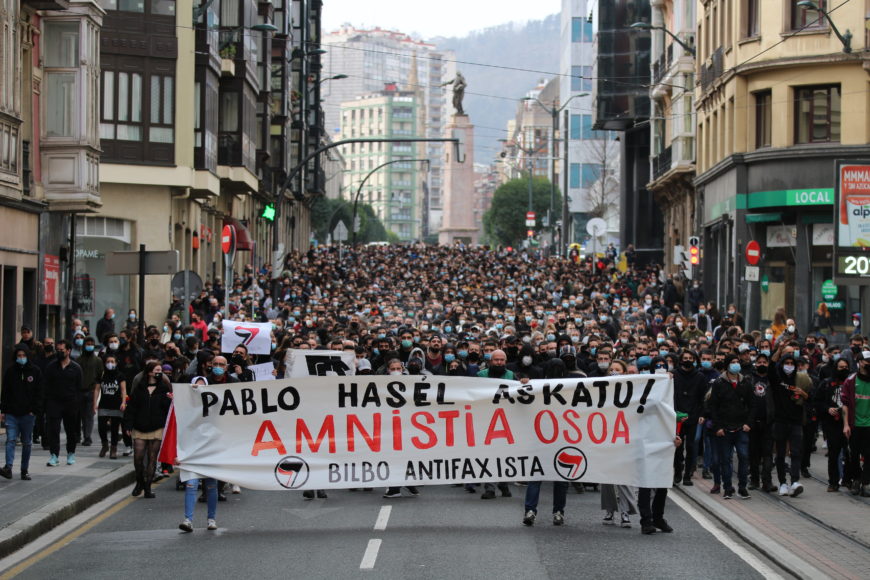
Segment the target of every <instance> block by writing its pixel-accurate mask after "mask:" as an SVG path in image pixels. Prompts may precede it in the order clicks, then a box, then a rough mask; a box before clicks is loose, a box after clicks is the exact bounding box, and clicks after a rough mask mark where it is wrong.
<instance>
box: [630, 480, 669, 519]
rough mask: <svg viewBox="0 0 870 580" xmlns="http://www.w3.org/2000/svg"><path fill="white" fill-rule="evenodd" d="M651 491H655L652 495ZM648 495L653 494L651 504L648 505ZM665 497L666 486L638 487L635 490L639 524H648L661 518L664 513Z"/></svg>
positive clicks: (666, 496)
mask: <svg viewBox="0 0 870 580" xmlns="http://www.w3.org/2000/svg"><path fill="white" fill-rule="evenodd" d="M653 492H655V494H654V495H653ZM650 496H653V497H652V506H650ZM667 499H668V488H666V487H660V488H656V489H651V488H649V487H641V488H639V489H638V490H637V504H638V510H639V511H640V525H642V526H646V525H650V524H652V523H653V522H654V521H656V520H660V519H662V518H663V517H664V515H665V501H667Z"/></svg>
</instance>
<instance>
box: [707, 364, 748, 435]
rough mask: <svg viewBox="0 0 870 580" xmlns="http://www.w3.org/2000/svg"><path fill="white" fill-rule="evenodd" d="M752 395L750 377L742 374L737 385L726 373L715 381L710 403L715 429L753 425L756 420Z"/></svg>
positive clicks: (711, 390) (711, 389)
mask: <svg viewBox="0 0 870 580" xmlns="http://www.w3.org/2000/svg"><path fill="white" fill-rule="evenodd" d="M752 397H754V395H753V392H752V384H751V382H750V380H749V377H746V376H743V375H741V376H740V379H739V380H738V381H737V385H736V386H735V385H733V384H732V383H731V380H730V379H729V378H728V377H727V375H725V374H723V375H722V376H720V377H719V378H718V379H716V380H715V381H713V384H712V386H711V388H710V401H709V403H708V404H709V408H710V418H711V419H712V420H713V431H718V430H719V429H726V430H733V429H739V428H741V427H742V426H743V425H752V423H753V422H754V420H755V411H754V405H753V400H752Z"/></svg>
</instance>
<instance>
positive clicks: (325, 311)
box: [0, 245, 870, 533]
mask: <svg viewBox="0 0 870 580" xmlns="http://www.w3.org/2000/svg"><path fill="white" fill-rule="evenodd" d="M627 254H628V255H626V256H624V257H623V260H622V262H621V263H620V264H619V267H617V265H618V263H617V260H616V256H615V252H614V253H613V254H611V253H609V252H608V253H607V254H606V255H605V257H603V258H601V259H596V260H595V262H594V263H593V262H592V261H590V260H588V259H587V260H585V261H584V260H566V259H561V258H558V257H546V256H544V255H542V254H538V253H534V252H521V251H512V250H509V249H488V248H467V247H461V246H457V247H450V248H447V247H431V246H423V245H418V246H368V247H361V248H357V249H354V250H352V251H345V252H344V253H343V255H342V257H341V258H340V257H339V256H340V254H339V252H338V250H337V249H336V248H334V247H321V248H316V249H315V248H313V249H311V250H310V251H308V252H307V253H299V254H292V255H289V256H288V257H287V258H286V260H285V261H284V263H283V264H282V267H281V270H280V272H276V273H277V274H278V276H276V278H277V280H276V281H274V282H273V279H272V270H271V268H270V267H269V266H268V265H266V266H264V267H262V268H259V269H256V268H254V267H251V266H248V267H245V268H244V270H243V272H241V273H239V274H237V275H236V276H235V277H234V279H233V280H231V281H229V282H228V283H229V284H230V285H231V287H230V289H229V293H228V295H229V303H228V304H224V303H223V301H224V295H225V290H226V289H225V288H224V286H223V283H224V281H222V280H220V279H215V280H213V281H209V282H207V283H206V284H205V287H204V289H203V292H202V294H201V295H200V296H199V297H197V298H196V299H194V300H193V301H192V303H191V304H190V310H189V323H184V322H183V321H184V320H185V312H184V304H183V303H182V302H181V301H180V300H179V299H174V301H173V303H172V305H171V306H170V308H169V309H168V312H167V315H166V317H165V319H164V320H162V321H161V322H160V323H158V324H148V325H142V326H141V327H142V328H144V336H140V334H139V333H140V321H139V320H138V318H137V313H136V312H135V311H134V310H129V311H128V313H127V316H126V319H125V320H124V321H118V320H116V319H115V313H114V310H113V309H109V310H107V311H106V312H105V315H104V316H103V317H102V318H101V319H100V320H99V321H98V322H97V324H96V326H95V327H94V328H87V326H86V325H84V324H83V323H82V322H81V321H79V320H76V321H74V324H73V327H72V328H71V329H69V336H67V337H62V338H58V339H56V340H55V339H53V338H51V337H45V338H43V339H42V340H37V339H36V338H35V337H34V336H33V333H32V332H30V329H29V328H22V334H21V341H20V342H19V343H18V344H16V345H15V346H14V347H13V349H12V352H11V354H12V355H13V356H12V359H13V360H14V361H15V362H13V363H12V365H11V366H10V367H9V368H8V369H7V371H6V373H5V375H4V377H3V389H2V405H0V407H2V411H3V413H5V418H6V424H7V433H8V436H9V437H10V438H11V439H10V440H11V441H12V442H13V443H12V448H11V450H10V444H9V443H8V442H7V453H6V465H5V467H4V468H3V469H2V470H0V475H2V476H4V477H11V476H12V465H13V461H14V450H15V449H14V441H15V437H18V436H19V435H20V436H21V438H22V441H24V440H25V439H26V440H28V442H29V440H30V439H31V437H32V439H33V441H34V442H35V443H39V442H40V441H41V442H42V445H43V447H44V448H46V449H47V450H48V451H49V453H50V456H49V465H57V464H58V463H59V455H60V447H59V444H60V427H61V425H63V428H64V430H65V432H66V451H67V463H72V462H74V461H75V449H76V444H78V443H79V442H80V443H81V444H83V445H90V444H92V439H91V438H92V432H93V424H94V422H95V420H96V423H97V431H98V435H99V438H100V444H101V445H102V447H101V452H100V454H101V456H105V455H109V457H110V458H113V459H114V458H117V456H118V455H119V447H120V446H121V444H122V443H123V445H124V448H123V450H121V451H120V453H121V454H124V455H127V454H130V453H131V452H132V454H133V455H134V459H135V461H136V466H137V484H136V488H135V489H134V495H138V494H140V493H143V492H144V493H145V497H153V495H154V494H153V491H152V490H151V483H152V481H153V478H154V474H155V473H158V474H159V473H160V472H161V467H160V464H159V463H158V462H157V451H158V448H159V441H160V439H161V437H162V427H163V424H164V421H165V417H166V413H167V410H168V407H169V400H170V398H171V389H172V386H171V385H172V383H185V382H186V383H191V382H193V381H197V382H199V383H200V384H213V383H227V382H236V381H251V380H253V379H254V375H253V373H252V372H251V370H250V368H249V367H251V366H252V365H253V364H255V363H257V364H262V363H264V362H268V361H271V362H272V363H273V364H274V368H275V375H276V376H277V377H279V378H281V377H282V376H283V375H284V372H285V370H286V366H285V364H286V361H287V360H288V352H289V351H290V350H292V349H330V350H348V351H353V352H354V355H355V359H356V369H355V371H356V372H357V373H358V374H391V373H396V374H398V373H401V374H432V375H450V376H488V377H495V378H502V379H516V380H526V379H536V378H545V377H546V378H559V377H577V378H582V377H602V376H609V375H618V374H635V373H647V372H648V373H670V374H671V376H672V377H673V380H674V391H675V400H674V405H675V408H676V411H677V412H678V413H679V415H680V417H681V418H683V420H682V422H681V424H680V427H679V437H678V439H677V441H676V443H677V449H676V452H675V457H674V479H673V481H674V485H686V486H689V485H693V483H692V481H693V479H694V478H696V477H698V476H699V474H698V472H699V471H700V477H702V478H705V479H712V480H713V483H714V486H713V487H712V490H711V491H712V493H715V494H721V497H722V498H723V499H732V498H734V497H735V494H736V496H737V498H743V499H748V498H749V497H750V491H752V490H760V491H763V492H766V493H778V494H779V495H780V496H792V497H793V496H797V495H799V494H800V493H802V491H803V486H802V484H801V483H800V480H801V477H807V476H808V475H809V473H808V470H809V468H810V460H811V458H812V457H813V454H812V452H813V451H814V449H815V447H816V445H825V446H826V448H827V465H826V466H824V473H825V474H826V477H827V481H828V491H831V492H834V491H837V490H838V489H839V488H840V487H843V486H844V487H846V488H848V489H850V490H851V491H853V493H856V494H863V495H870V468H865V469H862V458H866V457H867V455H868V453H870V346H868V340H867V337H865V336H862V335H860V334H859V333H858V332H857V331H856V332H855V333H853V334H852V335H851V336H849V337H848V338H842V340H840V341H838V342H836V343H835V342H834V340H832V336H834V335H832V334H830V333H828V332H829V331H830V324H825V320H823V319H820V320H819V321H817V320H814V322H813V328H807V329H801V328H799V326H798V325H797V324H796V323H795V321H794V320H793V319H791V318H789V317H788V315H787V313H786V312H785V310H784V309H782V308H781V309H779V310H777V312H776V315H775V316H774V318H773V321H772V323H771V324H770V326H767V327H764V328H759V329H747V328H745V326H744V320H743V317H742V315H741V313H740V312H739V311H738V310H737V308H736V307H735V306H734V305H733V304H715V303H714V302H710V301H706V300H705V298H704V295H703V291H702V289H701V287H700V285H699V284H698V283H697V282H694V283H689V284H688V285H685V286H684V285H683V283H682V282H681V281H679V280H674V279H672V278H671V277H669V276H665V275H664V274H663V273H662V271H661V269H660V268H659V267H657V266H655V265H644V266H638V265H636V264H635V259H634V254H633V253H631V252H629V253H627ZM272 288H277V289H278V293H277V295H272ZM821 314H824V313H820V315H821ZM225 318H226V319H229V320H242V321H257V322H271V324H272V329H273V330H272V341H271V342H272V354H271V355H270V356H265V355H260V356H251V355H249V354H248V352H247V349H246V348H245V347H244V346H243V345H239V346H237V347H235V348H234V349H233V351H232V352H221V333H222V321H223V320H224V319H225ZM817 322H818V323H817ZM826 333H827V334H826ZM839 336H840V337H846V336H847V335H845V334H840V335H839ZM70 361H75V365H72V364H71V362H70ZM28 377H30V378H29V379H28ZM34 381H36V383H38V384H39V388H36V389H30V390H28V389H25V387H26V386H28V385H29V386H32V385H33V382H34ZM155 400H157V401H159V402H160V404H159V405H154V404H151V403H152V402H153V401H155ZM29 414H32V415H33V417H34V420H33V421H31V422H29V424H28V419H27V416H28V415H29ZM10 426H11V428H10ZM820 432H821V434H822V436H823V438H822V439H821V440H819V438H818V434H819V433H820ZM817 441H818V443H817ZM22 454H23V457H22V463H21V476H22V477H26V478H29V475H28V474H27V465H28V464H27V462H28V461H29V458H30V445H29V443H28V444H27V445H25V446H24V447H23V448H22ZM735 454H736V457H737V461H736V465H737V474H736V487H735V481H734V479H735V478H734V474H733V473H732V471H733V465H734V463H735V462H734V456H735ZM164 467H166V466H164ZM816 467H817V468H821V467H822V466H816ZM820 472H821V471H820ZM213 483H214V482H209V484H208V487H207V489H208V491H209V498H208V501H209V504H210V506H209V514H210V520H213V509H211V508H212V506H211V504H212V498H213V495H214V494H213V493H212V492H214V491H215V486H214V485H213ZM188 487H189V488H190V486H188ZM465 487H466V489H469V491H475V489H474V487H472V486H465ZM539 487H540V486H539V485H536V486H534V488H535V489H534V490H532V489H531V488H530V490H529V491H530V492H532V491H533V494H532V493H529V494H527V498H526V508H528V509H526V512H525V513H526V517H525V519H524V523H526V524H527V525H531V524H532V523H533V522H534V515H535V514H536V513H537V507H536V505H537V490H538V489H539ZM203 488H204V489H206V486H205V485H204V486H203ZM499 489H500V490H501V492H502V494H503V495H507V494H509V493H510V491H509V489H508V488H507V487H506V486H503V485H502V486H499ZM581 490H582V486H581ZM411 493H418V491H417V490H416V489H413V488H412V490H411ZM306 494H308V495H307V497H311V498H313V497H314V492H306ZM643 494H644V490H641V498H640V499H641V500H642V501H641V504H644V503H647V504H648V502H649V493H648V490H647V494H646V497H643ZM217 495H219V496H220V495H222V494H221V493H218V494H217ZM398 495H401V494H400V490H399V489H398V488H391V489H390V490H388V492H387V494H386V496H387V497H396V496H398ZM529 495H534V497H533V498H532V501H531V502H530V498H529ZM325 496H326V494H325V493H324V492H318V497H325ZM481 497H483V498H484V499H490V498H494V497H495V487H492V486H489V487H487V488H485V489H484V491H483V495H482V496H481ZM556 497H557V498H558V497H561V498H562V500H563V499H564V493H557V494H556ZM636 499H637V498H635V497H633V493H632V490H630V489H628V488H624V487H623V486H617V487H616V488H613V486H608V487H607V489H602V506H603V507H604V509H605V511H606V516H605V523H622V524H623V525H624V524H626V523H627V520H628V514H630V513H634V511H635V502H636ZM215 501H216V500H215ZM663 503H664V502H663V499H662V500H659V498H658V497H657V498H656V499H655V500H653V508H652V511H653V512H654V513H652V515H651V516H650V515H649V513H647V515H646V516H645V515H644V506H643V505H641V516H642V518H641V519H642V528H643V531H644V532H645V533H652V532H654V531H655V530H656V528H658V529H659V530H661V531H670V529H669V527H668V526H667V523H666V522H664V520H663V518H662V517H661V509H663ZM605 504H606V505H605ZM658 504H661V508H657V507H656V506H657V505H658ZM557 507H558V508H559V509H557ZM191 509H192V508H191ZM649 509H650V508H648V507H647V508H646V511H647V512H649ZM563 510H564V502H563V501H562V504H561V505H560V506H555V505H554V514H558V517H557V516H556V515H554V523H560V521H561V519H560V518H562V517H563ZM657 510H658V513H655V512H656V511H657ZM186 514H187V510H186ZM614 514H616V515H615V516H614ZM614 518H615V519H614ZM557 520H559V522H557ZM620 520H621V522H620ZM186 522H188V524H189V520H188V519H186ZM654 522H655V523H654ZM188 527H189V525H188ZM182 529H185V530H186V528H185V527H182ZM186 531H189V530H186Z"/></svg>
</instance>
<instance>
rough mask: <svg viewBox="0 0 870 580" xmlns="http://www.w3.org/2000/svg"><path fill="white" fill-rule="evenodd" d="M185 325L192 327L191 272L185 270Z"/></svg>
mask: <svg viewBox="0 0 870 580" xmlns="http://www.w3.org/2000/svg"><path fill="white" fill-rule="evenodd" d="M184 325H185V326H189V325H190V270H184ZM176 346H177V345H176Z"/></svg>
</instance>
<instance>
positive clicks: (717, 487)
mask: <svg viewBox="0 0 870 580" xmlns="http://www.w3.org/2000/svg"><path fill="white" fill-rule="evenodd" d="M720 491H722V488H721V487H719V486H718V485H714V486H713V487H711V488H710V493H719V492H720Z"/></svg>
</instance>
